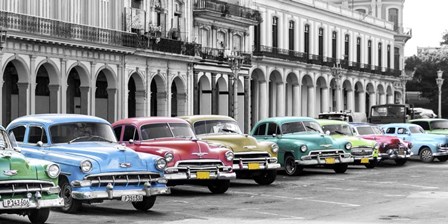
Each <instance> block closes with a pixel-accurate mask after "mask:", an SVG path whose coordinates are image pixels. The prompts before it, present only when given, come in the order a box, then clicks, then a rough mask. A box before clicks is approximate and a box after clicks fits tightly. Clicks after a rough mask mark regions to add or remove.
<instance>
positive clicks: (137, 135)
mask: <svg viewBox="0 0 448 224" xmlns="http://www.w3.org/2000/svg"><path fill="white" fill-rule="evenodd" d="M112 126H113V128H114V131H115V135H116V136H117V139H118V141H119V142H120V143H124V144H126V146H128V147H130V148H132V149H134V150H135V151H137V152H144V153H151V154H155V155H159V156H162V157H164V158H165V160H166V161H167V163H168V164H167V168H166V169H165V177H166V179H167V180H168V185H171V186H174V185H178V184H199V185H206V186H208V188H209V189H210V191H211V192H212V193H215V194H222V193H224V192H226V191H227V189H228V188H229V185H230V179H235V178H236V174H235V172H233V170H232V166H233V158H234V154H233V152H232V151H231V150H230V149H227V148H222V147H214V146H211V145H209V144H207V143H206V142H203V141H198V140H197V138H196V136H195V134H194V132H193V130H192V129H191V126H190V125H189V124H188V123H187V122H186V121H185V120H182V119H180V118H171V117H143V118H128V119H123V120H120V121H117V122H115V123H113V124H112Z"/></svg>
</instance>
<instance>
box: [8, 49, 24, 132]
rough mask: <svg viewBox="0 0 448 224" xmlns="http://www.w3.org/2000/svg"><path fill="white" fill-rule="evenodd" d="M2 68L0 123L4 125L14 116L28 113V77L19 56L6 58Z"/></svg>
mask: <svg viewBox="0 0 448 224" xmlns="http://www.w3.org/2000/svg"><path fill="white" fill-rule="evenodd" d="M2 70H3V73H2V77H1V81H3V85H2V88H1V90H2V92H1V94H2V98H1V100H2V102H1V105H2V124H3V125H4V126H6V125H8V124H9V122H11V121H12V120H14V119H15V118H17V117H20V116H24V115H26V114H27V113H28V109H29V108H28V106H27V102H29V100H28V97H27V96H28V94H27V92H28V89H29V80H30V78H29V77H28V74H29V69H28V67H27V66H26V62H25V61H24V60H23V59H22V58H21V57H17V56H13V57H10V58H8V59H7V60H6V61H5V63H4V67H3V68H2ZM13 102H16V103H13Z"/></svg>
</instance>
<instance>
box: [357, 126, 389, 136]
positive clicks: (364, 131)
mask: <svg viewBox="0 0 448 224" xmlns="http://www.w3.org/2000/svg"><path fill="white" fill-rule="evenodd" d="M356 130H358V133H359V134H360V135H381V134H383V133H382V132H381V130H380V129H379V128H378V127H372V126H363V127H356Z"/></svg>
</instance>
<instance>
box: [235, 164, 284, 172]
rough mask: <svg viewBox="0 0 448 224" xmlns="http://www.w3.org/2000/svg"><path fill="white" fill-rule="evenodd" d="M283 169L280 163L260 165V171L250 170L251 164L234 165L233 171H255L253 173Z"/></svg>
mask: <svg viewBox="0 0 448 224" xmlns="http://www.w3.org/2000/svg"><path fill="white" fill-rule="evenodd" d="M280 167H281V165H280V164H279V163H268V164H265V163H260V167H259V168H258V169H252V168H249V164H233V170H234V171H240V170H253V171H258V170H275V169H279V168H280Z"/></svg>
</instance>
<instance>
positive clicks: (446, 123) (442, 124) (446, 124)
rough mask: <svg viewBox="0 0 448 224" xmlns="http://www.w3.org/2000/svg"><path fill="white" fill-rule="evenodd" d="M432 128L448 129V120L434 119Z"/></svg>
mask: <svg viewBox="0 0 448 224" xmlns="http://www.w3.org/2000/svg"><path fill="white" fill-rule="evenodd" d="M431 128H432V129H448V120H440V121H432V122H431ZM425 130H426V129H425Z"/></svg>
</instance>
